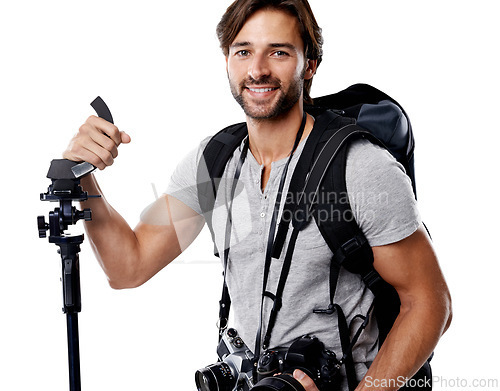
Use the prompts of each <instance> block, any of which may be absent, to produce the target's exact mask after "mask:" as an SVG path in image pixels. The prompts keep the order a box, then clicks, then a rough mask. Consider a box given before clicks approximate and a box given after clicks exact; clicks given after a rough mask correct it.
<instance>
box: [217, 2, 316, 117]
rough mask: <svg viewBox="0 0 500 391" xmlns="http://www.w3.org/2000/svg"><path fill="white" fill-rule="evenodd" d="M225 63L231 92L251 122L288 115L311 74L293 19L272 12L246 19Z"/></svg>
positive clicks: (299, 97)
mask: <svg viewBox="0 0 500 391" xmlns="http://www.w3.org/2000/svg"><path fill="white" fill-rule="evenodd" d="M226 62H227V72H228V78H229V84H230V87H231V92H232V94H233V96H234V98H235V99H236V101H237V102H238V103H239V104H240V106H241V107H242V108H243V110H244V111H245V114H246V115H247V116H248V117H250V118H254V119H269V118H276V117H279V116H280V115H281V114H284V113H286V112H288V111H289V110H290V109H291V108H292V107H293V106H294V105H295V104H296V103H297V102H299V100H300V101H301V100H302V96H303V94H302V91H303V83H304V77H307V78H310V77H312V75H313V73H312V71H311V70H308V67H307V65H308V62H307V61H306V59H305V56H304V43H303V41H302V37H301V36H300V32H299V26H298V21H297V19H296V18H295V17H293V16H291V15H289V14H287V13H285V12H282V11H276V10H260V11H257V12H256V13H255V14H253V15H252V16H251V17H250V18H249V19H248V20H247V22H246V23H245V24H244V26H243V28H242V29H241V30H240V32H239V33H238V35H237V36H236V38H235V39H234V42H233V43H232V44H231V46H230V48H229V55H228V57H227V58H226ZM306 72H307V73H306Z"/></svg>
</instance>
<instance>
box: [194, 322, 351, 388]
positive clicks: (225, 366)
mask: <svg viewBox="0 0 500 391" xmlns="http://www.w3.org/2000/svg"><path fill="white" fill-rule="evenodd" d="M217 354H218V356H219V362H217V363H216V364H213V365H209V366H207V367H205V368H203V369H200V370H199V371H197V372H196V375H195V380H196V386H197V387H198V390H199V391H247V390H252V391H264V390H282V391H304V388H303V387H302V385H301V384H300V383H299V382H298V381H297V380H295V379H294V378H293V371H294V370H295V369H300V370H301V371H303V372H304V373H306V374H307V375H308V376H309V377H310V378H311V379H313V381H314V382H315V384H316V386H317V387H318V389H319V390H320V391H326V390H335V389H337V388H339V387H340V384H341V381H340V380H341V379H340V367H341V362H340V361H339V360H338V359H337V357H336V356H335V353H334V352H332V351H330V350H327V349H325V346H324V344H323V343H322V342H321V341H319V339H318V338H316V337H311V336H308V335H306V336H303V337H301V338H299V339H297V340H296V341H294V342H293V343H292V345H291V346H290V347H289V348H283V349H268V350H266V351H264V352H263V353H262V355H261V356H260V358H259V362H258V363H257V371H256V374H257V379H256V380H257V383H256V384H255V385H254V381H253V368H254V355H253V353H252V352H251V351H250V349H248V347H247V346H246V345H245V343H244V342H243V340H242V339H241V338H240V337H239V336H238V332H237V331H236V330H235V329H231V328H230V329H228V330H226V331H225V332H224V334H223V335H222V338H221V340H220V342H219V345H218V347H217Z"/></svg>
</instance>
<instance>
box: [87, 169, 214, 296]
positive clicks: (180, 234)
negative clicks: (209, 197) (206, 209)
mask: <svg viewBox="0 0 500 391" xmlns="http://www.w3.org/2000/svg"><path fill="white" fill-rule="evenodd" d="M82 186H83V187H84V189H85V190H86V191H88V192H89V194H102V192H101V190H100V189H99V186H98V184H97V181H96V180H95V178H94V177H93V176H88V177H85V178H83V180H82ZM89 206H90V207H91V208H92V216H93V219H92V221H89V222H86V223H85V229H86V231H87V235H88V237H89V238H90V244H91V246H92V248H93V250H94V253H95V255H96V257H97V260H98V262H99V263H100V265H101V266H102V268H103V270H104V272H105V273H106V276H107V277H108V280H109V284H110V286H111V287H113V288H115V289H122V288H133V287H137V286H139V285H141V284H143V283H144V282H146V281H147V280H149V279H150V278H151V277H153V276H154V275H155V274H156V273H158V272H159V271H160V270H161V269H162V268H163V267H165V266H166V265H168V264H169V263H170V262H171V261H172V260H174V259H175V258H176V257H177V256H178V255H179V254H180V253H181V252H182V251H183V250H184V249H186V247H188V246H189V244H191V242H192V241H193V240H194V239H195V238H196V236H197V235H198V234H199V232H200V231H201V229H202V227H203V224H204V219H203V217H202V216H200V215H198V214H197V213H195V212H194V211H193V210H192V209H191V208H189V207H187V206H186V205H185V204H183V203H182V202H180V201H178V200H177V199H175V198H173V197H170V196H165V195H164V196H162V197H160V198H159V199H158V200H157V201H156V202H155V203H154V204H152V205H151V206H150V207H149V208H148V209H147V210H146V211H145V212H144V213H143V215H142V218H141V222H140V223H139V224H138V225H137V227H136V228H135V229H134V230H132V229H131V227H130V226H129V225H128V223H127V222H126V221H125V220H124V219H123V218H122V217H121V216H120V214H119V213H118V212H116V211H115V210H114V209H113V208H112V207H111V205H110V204H109V203H108V202H107V201H106V199H105V198H104V197H101V198H97V199H95V198H94V199H90V200H89V201H86V207H89Z"/></svg>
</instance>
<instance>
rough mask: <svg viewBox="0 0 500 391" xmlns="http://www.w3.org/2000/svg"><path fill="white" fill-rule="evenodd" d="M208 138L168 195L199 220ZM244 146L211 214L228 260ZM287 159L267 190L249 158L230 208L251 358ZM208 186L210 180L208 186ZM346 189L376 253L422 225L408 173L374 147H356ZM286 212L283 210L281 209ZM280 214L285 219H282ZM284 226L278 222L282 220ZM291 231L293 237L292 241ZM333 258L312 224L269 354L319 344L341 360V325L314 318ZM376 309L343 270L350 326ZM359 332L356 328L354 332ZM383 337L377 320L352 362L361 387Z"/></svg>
mask: <svg viewBox="0 0 500 391" xmlns="http://www.w3.org/2000/svg"><path fill="white" fill-rule="evenodd" d="M208 140H209V138H207V139H205V140H204V141H203V142H202V143H201V144H200V146H199V147H198V148H197V149H196V150H195V151H193V152H192V153H190V154H189V155H188V156H187V157H186V158H185V159H184V160H183V161H182V162H181V163H180V164H179V165H178V167H177V168H176V170H175V172H174V173H173V175H172V178H171V182H170V184H169V186H168V188H167V191H166V193H167V194H169V195H172V196H174V197H175V198H177V199H179V200H180V201H182V202H183V203H185V204H186V205H188V206H189V207H190V208H192V209H193V210H194V211H196V212H197V213H199V214H201V213H202V212H201V209H200V206H199V202H198V195H197V186H196V181H197V169H198V163H199V161H200V158H201V156H202V152H203V149H204V147H205V145H206V143H207V142H208ZM304 144H305V142H304V141H303V142H302V143H301V144H300V145H299V147H298V148H297V150H296V152H295V154H294V156H293V158H292V160H291V162H290V166H289V169H288V173H287V176H286V181H285V187H284V189H285V191H284V192H285V193H286V189H288V186H289V182H290V179H291V176H292V175H293V171H294V168H295V166H296V164H297V161H298V159H299V157H300V154H301V152H302V150H303V148H304ZM242 146H243V143H242V144H241V145H240V146H239V147H238V148H237V149H236V151H235V153H234V154H233V157H232V158H231V159H230V160H229V162H228V164H227V166H226V169H225V172H224V175H223V179H222V181H221V185H220V187H219V191H218V195H217V199H216V202H215V207H214V212H213V227H214V232H215V242H216V246H217V249H218V250H219V253H220V254H223V249H224V241H225V230H226V219H227V207H226V203H227V200H228V199H229V194H230V189H231V184H232V180H233V178H234V172H235V170H236V166H237V164H238V161H239V158H240V154H241V150H242ZM286 160H287V159H282V160H279V161H276V162H273V163H272V165H271V173H270V177H269V181H268V183H267V185H266V188H265V190H264V191H262V190H261V178H262V170H263V166H261V165H259V164H258V163H257V161H256V160H255V158H254V156H253V155H252V153H251V152H250V151H248V156H247V158H246V160H245V162H244V164H243V166H242V168H241V175H240V179H239V183H238V187H237V191H236V194H237V196H236V197H235V199H234V201H233V205H232V216H233V224H232V234H231V245H230V252H229V264H228V270H227V284H228V287H229V291H230V296H231V300H232V311H233V316H234V324H232V325H231V326H232V327H235V328H236V329H237V330H238V332H239V334H240V335H241V337H242V338H243V340H244V341H245V343H246V344H247V346H249V347H250V349H252V350H253V348H254V346H255V337H256V333H257V329H258V326H259V319H260V306H261V296H262V295H261V293H262V284H263V269H264V258H265V251H266V246H267V238H268V232H269V226H270V221H271V217H272V213H273V209H274V204H275V199H276V195H277V191H278V186H279V181H280V179H281V175H282V172H283V169H284V166H285V163H286ZM202 180H208V176H207V178H205V179H202ZM346 184H347V190H348V197H349V202H350V204H351V208H352V210H353V213H354V217H355V219H356V221H357V223H358V224H359V226H360V228H361V229H362V231H363V233H364V234H365V236H366V238H367V239H368V241H369V243H370V245H371V246H381V245H385V244H389V243H394V242H397V241H399V240H401V239H404V238H406V237H407V236H409V235H411V234H412V233H413V232H414V231H415V230H416V229H417V228H418V226H419V224H420V217H419V214H418V210H417V205H416V201H415V197H414V195H413V191H412V187H411V182H410V180H409V178H408V177H407V175H406V174H405V172H404V169H403V167H402V166H401V165H400V164H399V163H397V162H396V160H395V159H394V158H393V157H392V156H391V155H390V153H388V152H387V151H386V150H384V149H382V148H380V147H378V146H375V145H373V144H372V143H370V142H369V141H366V140H359V141H356V142H354V143H353V144H352V145H351V146H350V148H349V151H348V156H347V166H346ZM281 208H283V202H282V203H281ZM280 213H281V212H280ZM278 221H279V216H278ZM290 233H291V230H289V233H288V238H289V237H290ZM288 238H287V240H286V242H285V246H284V250H283V251H282V254H281V257H280V259H279V260H277V259H273V260H272V265H271V270H270V274H269V280H268V284H267V290H268V291H269V292H272V293H275V292H276V288H277V284H278V280H279V276H280V273H281V266H282V264H283V259H284V256H285V253H286V248H287V244H288ZM331 258H332V252H331V250H330V248H329V247H328V245H327V244H326V242H325V241H324V239H323V238H322V236H321V233H320V232H319V229H318V227H317V225H316V224H315V223H314V222H313V223H311V224H309V225H308V226H307V228H305V229H304V230H303V231H301V232H300V234H299V235H298V239H297V242H296V247H295V251H294V254H293V259H292V264H291V268H290V273H289V275H288V279H287V282H286V285H285V289H284V292H283V305H282V308H281V310H280V311H279V314H278V316H277V320H276V324H275V327H274V329H273V332H272V337H271V341H270V347H287V346H289V345H290V344H291V343H292V342H293V341H294V340H296V339H297V338H299V337H301V336H303V335H305V334H309V335H315V336H317V337H318V338H319V339H320V341H322V342H323V343H324V344H325V345H326V347H327V348H329V349H332V350H334V351H335V352H336V354H337V355H338V356H341V355H342V349H341V346H340V340H339V336H338V325H337V317H336V314H334V315H325V314H315V313H313V309H317V308H326V307H327V306H328V304H329V275H330V260H331ZM372 301H373V295H372V293H371V292H370V291H369V290H368V289H367V288H366V286H365V284H364V283H363V282H362V280H361V278H360V277H359V276H358V275H354V274H351V273H349V272H347V271H345V270H341V273H340V276H339V281H338V286H337V291H336V295H335V302H336V303H337V304H339V305H340V306H341V307H342V308H343V310H344V312H345V315H346V317H347V321H348V324H349V323H350V322H351V320H352V319H353V318H354V317H355V316H356V315H358V314H361V315H366V313H367V312H368V309H369V307H370V305H371V303H372ZM272 304H273V303H272V300H271V299H269V298H265V300H264V311H263V314H264V317H263V319H264V321H263V331H262V335H265V330H266V327H267V324H268V319H269V314H270V311H271V308H272ZM359 324H360V321H359V318H358V319H356V320H355V321H354V323H353V324H352V327H351V332H352V333H353V335H354V333H355V332H356V330H357V329H358V326H359ZM377 337H378V329H377V326H376V322H375V320H374V319H373V321H371V322H370V323H369V325H368V327H367V329H366V330H365V331H364V332H363V333H362V334H361V337H360V338H359V340H358V342H357V344H356V346H355V348H354V351H353V358H354V361H355V363H356V370H357V375H358V377H359V379H361V378H362V376H364V374H365V372H366V370H367V368H368V366H369V365H370V363H371V362H372V361H373V359H374V357H375V355H376V353H377V351H378V346H377Z"/></svg>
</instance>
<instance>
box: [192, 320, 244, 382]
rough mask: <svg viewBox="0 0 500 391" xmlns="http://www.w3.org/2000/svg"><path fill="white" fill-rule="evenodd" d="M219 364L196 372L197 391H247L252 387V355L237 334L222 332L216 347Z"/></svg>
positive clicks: (230, 329) (233, 330) (232, 331)
mask: <svg viewBox="0 0 500 391" xmlns="http://www.w3.org/2000/svg"><path fill="white" fill-rule="evenodd" d="M217 355H218V356H219V362H217V363H216V364H212V365H209V366H207V367H205V368H203V369H200V370H198V371H196V374H195V381H196V387H198V390H199V391H231V390H235V391H236V390H238V391H247V390H250V389H252V387H253V378H252V376H253V375H252V372H253V371H252V370H253V361H254V355H253V353H252V352H251V350H250V349H249V348H248V347H247V345H245V343H244V342H243V340H242V339H241V337H240V336H239V335H238V332H237V331H236V330H235V329H233V328H229V329H227V330H225V331H224V333H223V334H222V338H221V340H220V342H219V345H218V346H217Z"/></svg>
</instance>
